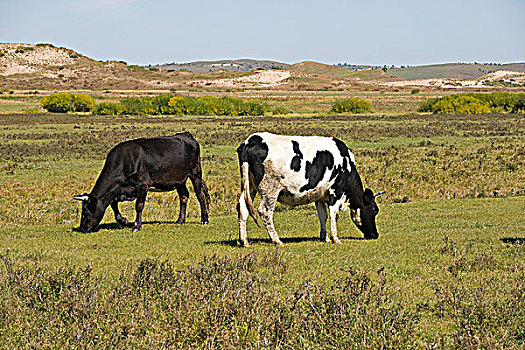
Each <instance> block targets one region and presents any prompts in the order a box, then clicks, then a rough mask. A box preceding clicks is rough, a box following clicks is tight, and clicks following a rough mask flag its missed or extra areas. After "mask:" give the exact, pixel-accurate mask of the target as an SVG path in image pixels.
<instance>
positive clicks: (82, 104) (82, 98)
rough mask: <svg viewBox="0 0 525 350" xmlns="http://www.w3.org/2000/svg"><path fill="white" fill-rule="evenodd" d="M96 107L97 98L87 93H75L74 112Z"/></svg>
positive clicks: (86, 110)
mask: <svg viewBox="0 0 525 350" xmlns="http://www.w3.org/2000/svg"><path fill="white" fill-rule="evenodd" d="M93 108H95V99H94V98H93V97H92V96H89V95H85V94H75V95H73V103H72V108H71V109H72V111H73V112H91V111H92V110H93Z"/></svg>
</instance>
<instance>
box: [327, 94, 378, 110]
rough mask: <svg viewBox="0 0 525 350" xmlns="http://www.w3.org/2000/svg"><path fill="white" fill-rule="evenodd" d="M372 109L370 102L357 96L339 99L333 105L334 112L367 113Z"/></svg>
mask: <svg viewBox="0 0 525 350" xmlns="http://www.w3.org/2000/svg"><path fill="white" fill-rule="evenodd" d="M370 111H371V109H370V102H369V101H366V100H363V99H361V98H357V97H352V98H349V99H347V100H342V101H337V102H335V103H334V105H333V106H332V112H334V113H366V112H370Z"/></svg>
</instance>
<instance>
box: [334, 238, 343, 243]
mask: <svg viewBox="0 0 525 350" xmlns="http://www.w3.org/2000/svg"><path fill="white" fill-rule="evenodd" d="M334 244H342V243H341V240H340V239H339V238H337V239H334Z"/></svg>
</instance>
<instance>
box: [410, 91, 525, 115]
mask: <svg viewBox="0 0 525 350" xmlns="http://www.w3.org/2000/svg"><path fill="white" fill-rule="evenodd" d="M520 99H525V93H511V92H504V91H497V92H491V93H469V94H457V95H450V96H444V97H440V98H431V99H428V100H426V101H424V102H423V103H422V104H421V105H420V107H419V111H420V112H432V113H464V114H478V113H490V112H512V111H514V110H515V108H514V106H515V105H516V104H518V103H519V101H520Z"/></svg>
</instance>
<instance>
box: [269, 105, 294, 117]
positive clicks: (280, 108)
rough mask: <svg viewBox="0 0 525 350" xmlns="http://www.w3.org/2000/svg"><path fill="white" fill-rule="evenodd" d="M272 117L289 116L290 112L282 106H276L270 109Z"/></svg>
mask: <svg viewBox="0 0 525 350" xmlns="http://www.w3.org/2000/svg"><path fill="white" fill-rule="evenodd" d="M272 114H273V115H284V114H290V111H289V110H288V109H287V108H286V107H284V106H277V107H274V108H273V109H272Z"/></svg>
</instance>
